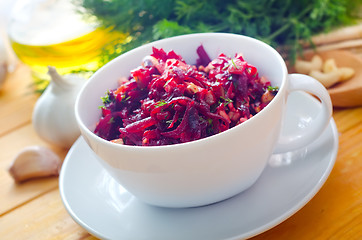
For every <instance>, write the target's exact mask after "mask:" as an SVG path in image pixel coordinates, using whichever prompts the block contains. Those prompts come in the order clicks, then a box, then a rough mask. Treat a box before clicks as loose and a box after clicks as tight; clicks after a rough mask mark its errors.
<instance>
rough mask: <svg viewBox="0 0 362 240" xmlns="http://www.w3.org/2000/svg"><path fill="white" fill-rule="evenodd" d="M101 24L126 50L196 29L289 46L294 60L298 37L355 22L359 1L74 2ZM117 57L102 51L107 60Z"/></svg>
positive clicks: (81, 0) (166, 0)
mask: <svg viewBox="0 0 362 240" xmlns="http://www.w3.org/2000/svg"><path fill="white" fill-rule="evenodd" d="M75 1H77V2H78V4H80V5H81V6H83V7H84V8H85V9H86V11H87V12H88V13H90V14H92V15H94V16H96V17H97V18H98V19H99V20H100V21H101V23H102V24H103V25H104V26H105V27H109V26H114V29H115V30H118V31H121V32H124V33H128V34H130V36H131V37H132V40H131V41H129V42H127V43H124V44H123V45H122V49H123V51H128V50H130V49H132V48H134V47H137V46H140V45H142V44H144V43H147V42H150V41H154V40H158V39H162V38H166V37H171V36H176V35H181V34H188V33H195V32H230V33H237V34H243V35H248V36H251V37H254V38H257V39H260V40H262V41H264V42H266V43H268V44H270V45H272V46H274V47H280V46H284V47H285V46H287V49H289V50H288V51H289V52H288V53H289V57H291V58H295V56H296V53H297V52H298V51H299V50H300V49H301V45H300V42H301V40H303V41H307V42H311V36H312V35H314V34H317V33H320V32H322V31H329V30H331V29H332V28H334V27H338V26H341V25H349V24H353V23H354V22H355V20H356V19H357V18H360V16H358V14H359V13H358V9H359V10H360V9H361V5H362V3H361V0H298V1H293V0H253V1H249V0H224V1H219V0H207V1H206V0H176V1H173V0H133V1H129V0H108V1H106V0H75ZM115 55H119V53H114V54H112V53H111V52H109V51H108V52H106V53H105V54H104V57H105V62H107V61H109V60H111V59H112V58H114V57H116V56H115Z"/></svg>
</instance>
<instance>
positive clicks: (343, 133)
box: [0, 64, 362, 240]
mask: <svg viewBox="0 0 362 240" xmlns="http://www.w3.org/2000/svg"><path fill="white" fill-rule="evenodd" d="M31 84H32V79H31V76H30V71H29V69H28V68H27V67H26V66H24V65H21V64H20V65H19V66H18V67H17V68H16V70H15V71H14V72H13V73H11V74H10V75H9V76H8V79H7V81H6V83H5V85H4V86H3V88H2V89H1V90H0V150H1V151H0V238H1V239H11V240H13V239H27V240H28V239H37V240H39V239H95V238H94V237H93V236H91V235H90V234H89V233H87V232H86V231H85V230H84V229H82V228H81V227H80V226H79V225H78V224H77V223H75V222H74V221H73V219H72V218H71V217H70V215H68V213H67V211H66V210H65V208H64V206H63V204H62V201H61V199H60V194H59V188H58V178H56V177H55V178H54V177H53V178H46V179H37V180H33V181H29V182H26V183H23V184H19V185H17V184H15V183H14V181H13V179H12V178H11V177H10V175H9V174H8V170H7V169H8V167H9V165H10V163H11V161H12V160H13V158H14V157H15V155H16V154H17V153H18V152H19V151H20V150H21V149H23V148H24V147H26V146H30V145H43V146H47V147H49V148H51V149H53V150H54V151H55V152H56V153H57V154H59V156H61V157H62V158H63V159H64V157H65V155H66V154H67V151H68V149H61V148H58V147H56V146H52V145H50V144H48V143H46V142H44V141H43V140H41V139H40V138H39V137H38V136H37V134H36V133H35V131H34V129H33V127H32V124H31V114H32V110H33V107H34V104H35V102H36V100H37V98H38V95H36V94H34V93H33V90H32V88H31V87H30V86H31ZM333 117H334V119H335V121H336V124H337V128H338V131H339V132H340V143H339V153H338V157H337V160H336V164H335V166H334V169H333V170H332V173H331V175H330V177H329V178H328V180H327V182H326V183H325V185H324V186H323V187H322V189H321V190H320V191H319V192H318V193H317V195H316V196H315V197H314V198H313V199H312V200H311V201H310V202H309V203H308V204H307V205H306V206H305V207H303V208H302V209H301V210H300V211H299V212H297V213H296V214H295V215H293V216H292V217H290V218H289V219H287V220H286V221H284V222H283V223H281V224H279V225H278V226H276V227H274V228H273V229H271V230H269V231H267V232H265V233H263V234H261V235H259V236H256V237H255V238H253V239H254V240H258V239H263V240H264V239H279V240H280V239H288V240H289V239H362V107H358V108H350V109H335V110H334V114H333Z"/></svg>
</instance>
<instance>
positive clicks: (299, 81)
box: [274, 74, 333, 153]
mask: <svg viewBox="0 0 362 240" xmlns="http://www.w3.org/2000/svg"><path fill="white" fill-rule="evenodd" d="M288 78H289V86H288V95H289V94H290V93H291V92H294V91H304V92H308V93H311V94H312V95H314V96H316V97H317V98H318V99H319V100H320V102H321V108H320V112H319V113H318V114H317V116H316V117H315V118H311V119H313V120H311V121H310V122H309V123H308V124H306V125H305V126H303V127H305V129H303V131H298V133H296V134H284V133H282V134H281V136H280V137H279V140H278V143H277V145H276V147H275V149H274V153H284V152H290V151H294V150H297V149H300V148H302V147H305V146H307V145H308V144H310V143H311V142H313V141H314V140H315V139H317V138H318V137H319V136H320V135H321V134H322V133H323V131H324V130H325V128H326V127H327V126H328V124H329V121H330V118H331V117H332V112H333V107H332V102H331V98H330V96H329V94H328V91H327V89H326V88H325V87H324V86H323V85H322V84H321V83H320V82H319V81H317V80H315V79H314V78H312V77H310V76H307V75H303V74H289V75H288ZM293 110H295V111H296V112H298V106H295V107H293Z"/></svg>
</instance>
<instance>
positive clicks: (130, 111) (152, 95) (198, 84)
mask: <svg viewBox="0 0 362 240" xmlns="http://www.w3.org/2000/svg"><path fill="white" fill-rule="evenodd" d="M197 54H198V56H199V58H198V59H197V62H196V64H195V65H189V64H187V63H186V62H185V61H184V60H183V59H182V57H181V56H180V55H178V54H177V53H175V52H174V51H170V52H165V51H164V50H163V49H157V48H153V52H152V54H151V55H150V56H147V57H145V58H144V59H143V61H142V63H141V66H139V67H138V68H136V69H134V70H132V71H131V73H130V76H129V77H128V78H125V77H123V78H120V80H119V84H120V85H119V87H118V88H117V89H113V90H109V91H108V92H107V93H106V95H105V96H104V97H102V100H103V105H102V106H101V110H102V116H101V118H100V120H99V122H98V124H97V126H96V129H95V131H94V132H95V133H96V134H97V135H98V136H100V137H102V138H104V139H106V140H109V141H112V142H116V143H120V144H125V145H137V146H158V145H169V144H177V143H184V142H189V141H193V140H197V139H201V138H205V137H208V136H212V135H215V134H217V133H220V132H223V131H226V130H228V129H229V128H232V127H234V126H236V125H238V124H240V123H242V122H244V121H246V120H247V119H249V118H251V117H253V116H254V115H255V114H257V113H258V112H260V111H261V110H262V109H263V108H264V107H265V106H266V105H267V104H268V103H269V102H270V101H271V100H272V99H273V98H274V96H275V95H276V94H277V92H278V88H277V87H272V86H271V84H270V82H269V81H268V80H267V79H266V78H265V77H259V74H258V70H257V69H256V68H255V67H254V66H252V65H251V64H249V63H247V62H246V61H245V60H244V59H243V57H242V56H241V55H240V54H236V55H235V56H234V57H233V58H231V57H228V56H226V55H225V54H220V55H219V56H218V57H217V58H216V59H214V60H212V61H211V59H210V58H209V56H208V55H207V53H206V52H205V50H204V48H203V47H202V46H200V47H199V48H198V49H197Z"/></svg>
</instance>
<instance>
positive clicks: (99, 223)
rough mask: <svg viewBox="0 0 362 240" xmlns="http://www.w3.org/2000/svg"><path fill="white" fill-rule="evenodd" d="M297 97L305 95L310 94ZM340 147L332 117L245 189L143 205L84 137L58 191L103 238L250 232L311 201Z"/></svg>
mask: <svg viewBox="0 0 362 240" xmlns="http://www.w3.org/2000/svg"><path fill="white" fill-rule="evenodd" d="M295 98H299V99H297V100H298V101H302V100H303V98H305V95H298V96H297V97H295ZM307 102H310V101H307ZM312 102H314V101H312ZM315 102H316V103H317V101H315ZM309 104H310V103H309ZM308 107H314V106H308ZM337 151H338V132H337V128H336V125H335V123H334V121H333V119H331V121H330V124H329V126H328V128H327V129H326V130H325V132H324V133H323V134H322V135H321V136H320V137H319V138H318V139H317V140H316V141H314V142H313V143H312V144H310V145H309V146H308V147H306V148H304V149H302V150H298V151H296V152H292V153H288V154H283V155H273V157H272V158H271V159H270V161H269V165H268V166H267V167H266V168H265V170H264V172H263V174H262V175H261V177H260V179H259V180H258V181H257V182H256V183H255V184H254V185H253V186H252V187H251V188H249V189H248V190H246V191H244V192H243V193H241V194H239V195H237V196H235V197H233V198H230V199H228V200H225V201H223V202H220V203H217V204H212V205H209V206H204V207H198V208H187V209H168V208H160V207H153V206H150V205H147V204H144V203H142V202H140V201H139V200H137V199H136V198H134V197H133V196H132V195H131V194H130V193H128V192H127V191H126V190H124V189H123V188H121V187H120V186H119V185H118V184H117V183H116V182H115V181H114V180H113V179H112V177H110V176H109V175H108V174H107V173H106V172H105V170H103V168H102V167H101V165H100V164H99V163H98V161H97V159H96V158H95V156H94V155H93V153H92V152H91V150H90V149H89V147H88V145H87V144H86V143H85V141H84V139H83V138H82V137H80V138H79V139H78V140H77V142H76V143H75V144H74V145H73V147H72V148H71V149H70V151H69V153H68V155H67V157H66V158H65V160H64V163H63V167H62V170H61V173H60V179H59V186H60V194H61V197H62V201H63V203H64V206H65V208H66V209H67V211H68V212H69V214H70V215H71V216H72V218H73V219H74V220H75V221H76V222H77V223H78V224H80V225H81V226H82V227H83V228H85V229H86V230H87V231H88V232H90V233H91V234H92V235H94V236H96V237H98V238H102V239H147V240H148V239H157V240H162V239H167V240H169V239H174V240H176V239H188V240H191V239H208V240H212V239H241V238H249V237H252V236H255V235H257V234H259V233H262V232H264V231H266V230H268V229H270V228H272V227H274V226H276V225H277V224H279V223H281V222H282V221H284V220H285V219H287V218H288V217H290V216H291V215H292V214H294V213H295V212H297V211H298V210H299V209H300V208H302V207H303V206H304V205H305V204H307V202H308V201H309V200H310V199H311V198H312V197H313V196H314V195H315V194H316V193H317V192H318V191H319V189H320V188H321V187H322V185H323V184H324V182H325V181H326V179H327V178H328V176H329V173H330V172H331V170H332V168H333V165H334V162H335V159H336V155H337Z"/></svg>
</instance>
